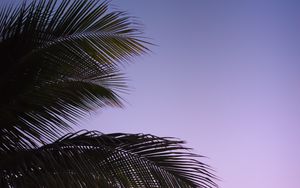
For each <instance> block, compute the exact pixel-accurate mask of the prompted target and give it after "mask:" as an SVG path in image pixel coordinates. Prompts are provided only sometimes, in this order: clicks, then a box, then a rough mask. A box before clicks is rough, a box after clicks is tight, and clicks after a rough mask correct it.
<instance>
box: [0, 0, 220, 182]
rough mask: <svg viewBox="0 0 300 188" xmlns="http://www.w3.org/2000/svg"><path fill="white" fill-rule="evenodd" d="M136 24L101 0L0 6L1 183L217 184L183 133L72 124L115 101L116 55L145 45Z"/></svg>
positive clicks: (124, 56) (122, 58)
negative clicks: (79, 128) (107, 130)
mask: <svg viewBox="0 0 300 188" xmlns="http://www.w3.org/2000/svg"><path fill="white" fill-rule="evenodd" d="M141 34H142V32H141V30H140V27H139V25H138V24H136V23H135V22H133V21H132V19H131V18H130V17H129V16H128V15H127V14H126V13H125V12H121V11H108V2H99V1H98V0H63V1H61V2H60V1H56V0H40V1H32V2H30V3H28V2H25V1H24V2H23V3H21V4H20V5H19V6H18V7H14V6H7V7H3V8H2V9H1V10H0V58H1V69H0V90H1V92H0V143H1V144H0V174H1V187H197V186H199V187H215V186H216V184H215V183H214V182H213V181H212V180H213V179H214V176H213V175H212V174H211V173H210V172H209V171H210V169H209V167H208V166H206V165H205V164H203V163H200V162H198V161H196V160H195V159H194V157H195V156H196V155H194V154H191V153H189V152H187V151H185V149H186V148H184V147H183V146H182V142H181V141H178V140H174V139H172V138H159V137H155V136H152V135H142V134H141V135H135V134H121V133H118V134H108V135H105V134H101V133H98V132H88V131H85V132H81V133H75V134H67V135H66V136H63V135H64V134H66V133H68V132H70V131H72V127H71V125H72V124H76V123H77V122H78V119H80V118H83V117H85V116H86V115H87V113H88V112H90V111H92V110H95V109H98V108H102V107H105V106H113V107H121V106H122V99H121V98H120V97H119V93H120V92H122V91H124V90H126V83H125V81H124V76H123V73H122V72H121V71H120V69H119V65H120V64H121V63H125V62H128V61H130V59H131V58H132V57H134V56H139V55H142V54H144V53H146V52H147V51H148V48H147V47H146V46H147V44H148V43H147V42H146V41H144V39H143V37H142V36H141Z"/></svg>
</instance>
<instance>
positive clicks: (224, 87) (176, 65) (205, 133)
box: [1, 0, 300, 188]
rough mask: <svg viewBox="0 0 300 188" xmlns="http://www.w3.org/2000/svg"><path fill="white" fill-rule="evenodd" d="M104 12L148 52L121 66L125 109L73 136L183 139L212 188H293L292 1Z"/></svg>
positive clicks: (128, 1)
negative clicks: (212, 173) (130, 28)
mask: <svg viewBox="0 0 300 188" xmlns="http://www.w3.org/2000/svg"><path fill="white" fill-rule="evenodd" d="M1 1H4V2H8V0H1ZM14 1H15V2H17V0H14ZM111 3H112V4H113V5H114V7H117V8H118V9H120V10H126V11H128V12H129V14H130V15H133V16H135V17H137V18H138V19H139V20H140V21H141V22H142V23H143V25H144V30H145V36H147V37H149V38H150V39H149V40H150V41H151V42H153V43H154V44H156V45H155V46H151V47H150V48H151V50H152V52H151V53H149V54H147V55H145V56H143V57H139V58H136V59H135V60H134V63H133V64H131V65H128V66H126V69H125V72H126V73H127V76H128V77H129V78H130V82H129V86H130V89H131V91H130V93H129V94H128V95H126V94H124V95H122V97H123V98H125V99H126V101H127V104H126V107H125V108H124V109H111V108H107V109H102V110H99V111H97V112H96V113H94V114H92V115H91V117H90V118H88V119H89V120H88V121H85V122H82V126H81V127H80V128H85V129H89V130H99V131H101V132H104V133H110V132H128V133H151V134H154V135H158V136H173V137H177V138H180V139H183V140H185V141H187V146H188V147H192V148H194V150H193V152H195V153H198V154H202V155H205V156H207V157H208V158H204V159H201V160H202V161H204V162H206V163H208V164H209V165H211V166H212V167H213V168H214V169H215V170H216V174H217V176H218V177H220V179H221V180H220V181H218V184H219V185H220V187H221V188H241V187H243V188H283V187H287V188H297V187H299V185H300V161H299V160H300V147H299V143H300V100H299V99H300V74H299V73H300V35H299V33H300V11H299V10H300V1H297V0H259V1H258V0H248V1H247V0H239V1H238V0H235V1H234V0H185V1H184V0H151V1H150V0H148V1H146V0H143V1H141V0H112V1H111Z"/></svg>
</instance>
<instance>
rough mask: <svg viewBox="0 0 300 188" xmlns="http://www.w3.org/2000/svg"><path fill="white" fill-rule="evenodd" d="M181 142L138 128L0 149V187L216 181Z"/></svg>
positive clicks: (208, 185)
mask: <svg viewBox="0 0 300 188" xmlns="http://www.w3.org/2000/svg"><path fill="white" fill-rule="evenodd" d="M182 144H183V142H182V141H180V140H177V139H173V138H160V137H156V136H152V135H143V134H123V133H116V134H107V135H105V134H101V133H99V132H86V131H85V132H80V133H75V134H68V135H66V136H64V137H63V138H61V139H59V140H57V141H56V142H54V143H52V144H48V145H45V146H42V147H40V148H38V149H31V150H22V151H19V152H15V153H7V154H5V155H2V156H1V157H2V158H3V160H2V161H1V162H0V166H1V169H0V173H1V177H2V179H1V184H2V187H126V188H127V187H202V188H212V187H217V185H216V184H215V183H214V182H213V180H214V179H215V177H214V176H213V175H212V174H211V172H210V171H211V170H210V168H209V167H208V166H207V165H205V164H203V163H201V162H199V161H197V160H195V158H197V157H199V156H198V155H195V154H192V153H190V152H188V151H187V150H186V149H187V148H185V147H184V146H183V145H182Z"/></svg>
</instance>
